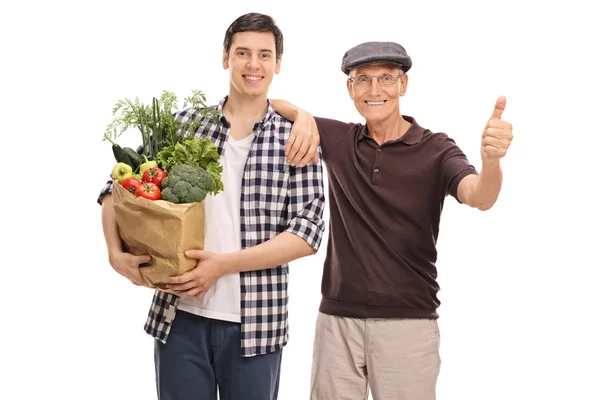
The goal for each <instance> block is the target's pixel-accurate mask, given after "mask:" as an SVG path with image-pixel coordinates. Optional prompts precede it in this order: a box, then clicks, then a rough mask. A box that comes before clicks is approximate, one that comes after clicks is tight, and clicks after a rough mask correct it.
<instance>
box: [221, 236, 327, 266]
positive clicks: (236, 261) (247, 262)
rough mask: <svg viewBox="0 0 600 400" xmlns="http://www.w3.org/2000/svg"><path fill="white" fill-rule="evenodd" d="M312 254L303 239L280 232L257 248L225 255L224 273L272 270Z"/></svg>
mask: <svg viewBox="0 0 600 400" xmlns="http://www.w3.org/2000/svg"><path fill="white" fill-rule="evenodd" d="M314 252H315V251H314V249H313V248H312V247H311V246H310V245H309V244H308V243H307V242H306V241H304V239H302V238H300V237H298V236H297V235H295V234H293V233H289V232H282V233H280V234H278V235H277V236H275V237H274V238H272V239H270V240H267V241H266V242H264V243H261V244H259V245H258V246H253V247H250V248H247V249H244V250H241V251H237V252H234V253H229V254H227V255H226V257H227V261H228V262H226V263H225V264H226V265H227V271H226V272H225V273H232V272H245V271H256V270H262V269H268V268H274V267H277V266H279V265H282V264H285V263H288V262H290V261H293V260H296V259H298V258H301V257H305V256H308V255H311V254H314Z"/></svg>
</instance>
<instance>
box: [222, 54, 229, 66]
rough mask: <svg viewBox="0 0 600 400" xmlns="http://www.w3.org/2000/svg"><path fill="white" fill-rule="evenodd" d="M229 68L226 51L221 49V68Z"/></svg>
mask: <svg viewBox="0 0 600 400" xmlns="http://www.w3.org/2000/svg"><path fill="white" fill-rule="evenodd" d="M227 68H229V57H227V51H225V49H223V69H227Z"/></svg>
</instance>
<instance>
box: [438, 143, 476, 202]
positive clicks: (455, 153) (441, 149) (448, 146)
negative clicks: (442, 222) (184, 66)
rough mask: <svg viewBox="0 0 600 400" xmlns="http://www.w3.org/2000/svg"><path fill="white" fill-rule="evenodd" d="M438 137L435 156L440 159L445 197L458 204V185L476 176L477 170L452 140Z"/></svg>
mask: <svg viewBox="0 0 600 400" xmlns="http://www.w3.org/2000/svg"><path fill="white" fill-rule="evenodd" d="M440 135H441V138H442V139H441V142H440V144H439V146H438V153H437V154H438V157H440V159H441V174H442V185H443V187H444V190H445V194H446V196H448V195H450V196H452V197H454V198H455V199H456V201H458V202H459V203H460V200H459V199H458V184H459V183H460V181H461V180H462V179H463V178H464V177H465V176H467V175H471V174H477V170H476V169H475V167H473V165H471V164H470V163H469V160H468V159H467V156H466V155H465V153H464V152H463V151H462V150H461V149H460V147H458V145H457V144H456V142H455V141H454V140H453V139H452V138H450V137H448V136H447V135H446V134H443V133H440Z"/></svg>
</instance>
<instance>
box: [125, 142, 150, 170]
mask: <svg viewBox="0 0 600 400" xmlns="http://www.w3.org/2000/svg"><path fill="white" fill-rule="evenodd" d="M123 152H124V153H125V155H126V156H127V157H128V161H129V162H128V163H127V164H129V165H131V168H133V170H134V171H137V169H138V168H139V166H140V165H141V164H142V163H144V161H145V160H144V157H142V155H141V154H139V153H138V152H137V151H135V150H134V149H132V148H131V147H123Z"/></svg>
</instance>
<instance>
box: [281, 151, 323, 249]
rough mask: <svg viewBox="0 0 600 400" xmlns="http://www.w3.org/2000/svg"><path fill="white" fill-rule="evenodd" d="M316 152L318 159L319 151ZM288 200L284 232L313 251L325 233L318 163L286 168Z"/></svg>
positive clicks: (321, 181) (320, 173) (321, 167)
mask: <svg viewBox="0 0 600 400" xmlns="http://www.w3.org/2000/svg"><path fill="white" fill-rule="evenodd" d="M318 153H319V159H321V158H322V154H321V149H320V148H319V149H318ZM288 197H289V203H288V206H287V211H288V212H287V215H288V216H289V217H290V218H289V220H288V221H287V223H288V228H287V229H286V230H285V232H290V233H293V234H295V235H297V236H299V237H301V238H302V239H304V240H305V241H306V243H308V244H309V245H310V246H311V247H312V248H313V249H314V251H315V252H317V251H318V250H319V246H320V244H321V240H322V239H323V233H324V231H325V222H324V221H323V212H324V209H325V189H324V185H323V166H322V162H320V163H319V164H314V163H313V162H311V163H309V164H308V165H306V166H304V167H302V168H299V167H290V184H289V188H288Z"/></svg>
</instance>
